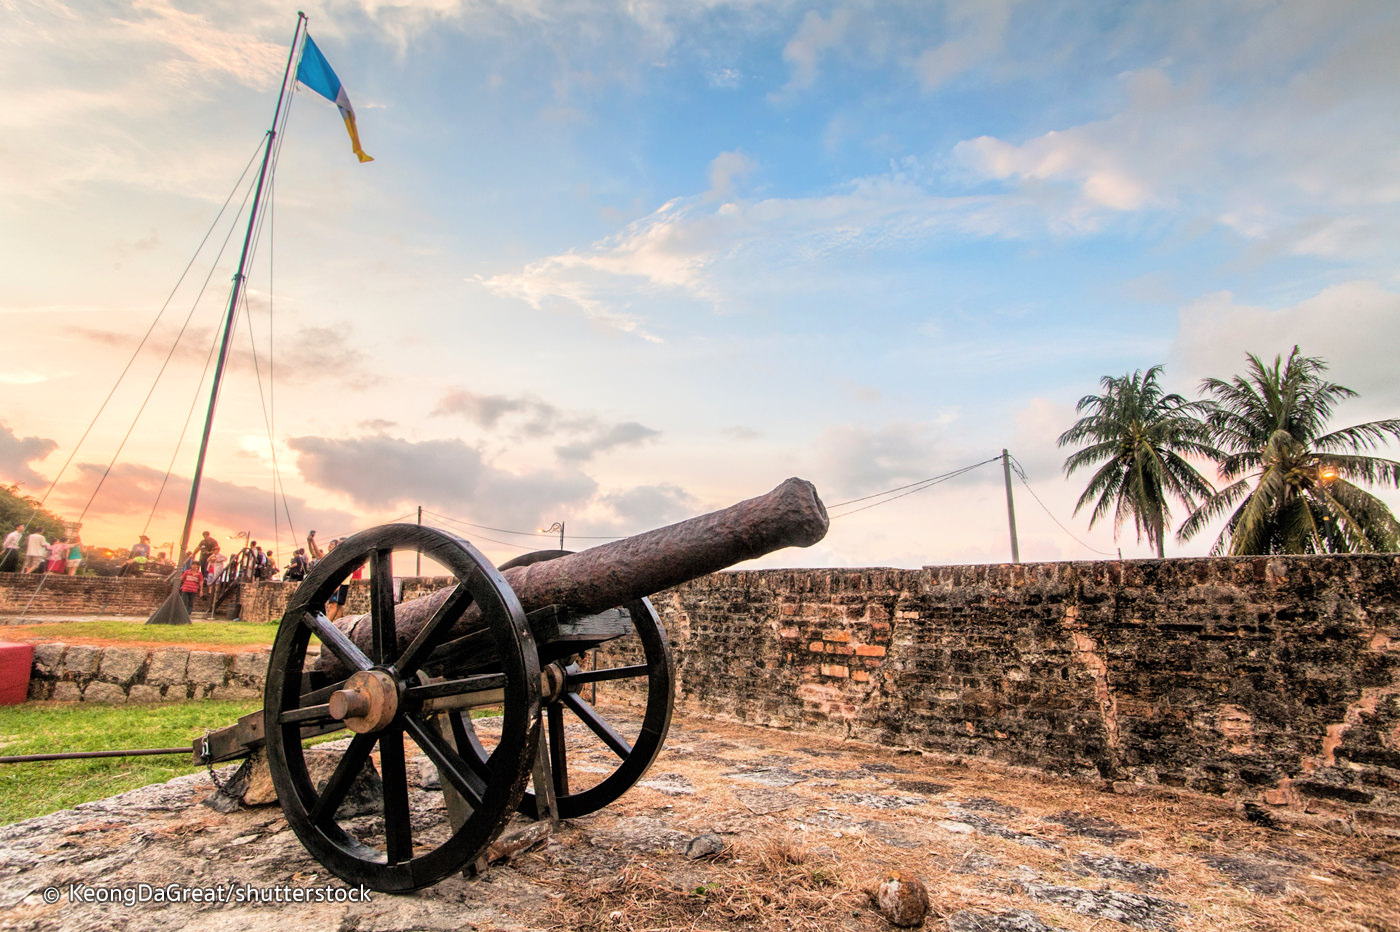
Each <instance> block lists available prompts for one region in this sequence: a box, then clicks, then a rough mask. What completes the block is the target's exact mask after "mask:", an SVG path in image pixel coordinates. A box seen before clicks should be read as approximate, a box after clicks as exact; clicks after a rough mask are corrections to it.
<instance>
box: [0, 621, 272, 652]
mask: <svg viewBox="0 0 1400 932" xmlns="http://www.w3.org/2000/svg"><path fill="white" fill-rule="evenodd" d="M276 636H277V625H276V623H272V624H264V623H262V622H252V621H196V622H194V623H193V624H188V625H148V624H145V623H144V622H140V621H63V622H54V623H51V624H37V625H11V626H6V627H4V628H0V638H3V637H10V638H15V637H21V638H23V639H24V640H26V641H29V640H34V639H36V638H37V639H42V640H45V641H68V640H72V639H73V638H103V639H104V640H113V641H139V642H142V643H149V644H213V645H222V646H225V647H243V646H250V645H251V646H256V645H263V644H267V645H271V644H272V639H273V638H275V637H276Z"/></svg>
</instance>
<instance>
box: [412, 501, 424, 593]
mask: <svg viewBox="0 0 1400 932" xmlns="http://www.w3.org/2000/svg"><path fill="white" fill-rule="evenodd" d="M418 526H419V527H422V526H423V506H422V505H419V506H418ZM416 560H417V562H416V564H415V566H414V569H413V575H414V576H422V575H423V551H421V550H420V551H418V556H417V557H416Z"/></svg>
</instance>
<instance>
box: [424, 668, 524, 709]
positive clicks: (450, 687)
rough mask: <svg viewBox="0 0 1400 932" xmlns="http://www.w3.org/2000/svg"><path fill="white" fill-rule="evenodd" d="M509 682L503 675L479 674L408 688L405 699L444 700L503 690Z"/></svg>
mask: <svg viewBox="0 0 1400 932" xmlns="http://www.w3.org/2000/svg"><path fill="white" fill-rule="evenodd" d="M509 682H510V680H509V678H508V677H507V676H506V675H505V674H504V673H481V674H478V675H476V676H464V677H461V678H460V679H455V680H443V681H442V682H439V683H428V684H426V685H423V686H410V687H409V688H408V695H407V697H408V698H409V699H417V700H419V701H420V702H421V701H422V700H425V699H445V698H447V697H449V696H462V695H467V694H469V693H477V692H484V691H486V690H493V689H504V688H505V687H506V684H507V683H509Z"/></svg>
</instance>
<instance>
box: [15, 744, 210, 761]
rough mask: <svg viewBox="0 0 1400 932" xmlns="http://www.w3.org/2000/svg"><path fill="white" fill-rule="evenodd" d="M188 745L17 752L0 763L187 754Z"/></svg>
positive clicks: (188, 751)
mask: <svg viewBox="0 0 1400 932" xmlns="http://www.w3.org/2000/svg"><path fill="white" fill-rule="evenodd" d="M189 753H191V751H190V748H189V746H185V747H182V748H138V749H136V750H131V751H67V752H65V753H62V754H17V755H15V756H13V757H0V764H27V763H30V762H32V761H41V760H86V759H88V758H90V757H154V756H155V755H157V754H189Z"/></svg>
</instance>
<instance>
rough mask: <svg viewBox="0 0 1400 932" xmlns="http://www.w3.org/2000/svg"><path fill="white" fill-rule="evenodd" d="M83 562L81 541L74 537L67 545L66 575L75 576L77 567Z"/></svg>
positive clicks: (79, 538)
mask: <svg viewBox="0 0 1400 932" xmlns="http://www.w3.org/2000/svg"><path fill="white" fill-rule="evenodd" d="M82 562H83V539H82V538H81V537H77V536H75V537H74V538H73V542H72V543H71V544H69V545H68V575H69V576H77V575H78V567H79V566H81V565H82Z"/></svg>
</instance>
